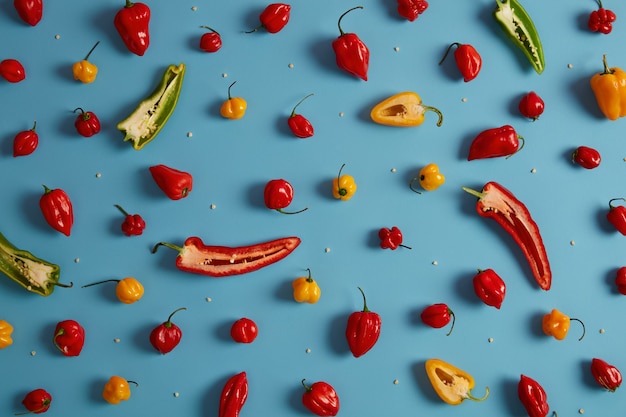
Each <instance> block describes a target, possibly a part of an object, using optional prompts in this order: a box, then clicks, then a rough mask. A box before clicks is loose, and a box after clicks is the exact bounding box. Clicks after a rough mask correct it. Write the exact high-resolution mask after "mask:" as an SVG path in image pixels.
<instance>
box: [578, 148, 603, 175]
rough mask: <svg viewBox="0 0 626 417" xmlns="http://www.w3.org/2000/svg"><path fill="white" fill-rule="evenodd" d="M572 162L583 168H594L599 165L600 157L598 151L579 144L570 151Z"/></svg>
mask: <svg viewBox="0 0 626 417" xmlns="http://www.w3.org/2000/svg"><path fill="white" fill-rule="evenodd" d="M572 162H574V163H576V164H578V165H580V166H581V167H583V168H585V169H594V168H597V167H599V166H600V162H602V157H601V156H600V152H598V151H597V150H596V149H594V148H590V147H588V146H579V147H578V148H576V149H575V150H574V152H572Z"/></svg>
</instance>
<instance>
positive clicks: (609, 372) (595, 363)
mask: <svg viewBox="0 0 626 417" xmlns="http://www.w3.org/2000/svg"><path fill="white" fill-rule="evenodd" d="M591 374H592V375H593V377H594V379H595V380H596V382H597V383H598V385H600V386H601V387H602V388H604V389H606V390H608V391H611V392H615V390H616V389H618V388H619V386H620V385H622V373H621V372H620V371H619V369H617V368H616V367H615V366H613V365H609V364H608V363H606V362H605V361H603V360H602V359H598V358H593V359H592V360H591Z"/></svg>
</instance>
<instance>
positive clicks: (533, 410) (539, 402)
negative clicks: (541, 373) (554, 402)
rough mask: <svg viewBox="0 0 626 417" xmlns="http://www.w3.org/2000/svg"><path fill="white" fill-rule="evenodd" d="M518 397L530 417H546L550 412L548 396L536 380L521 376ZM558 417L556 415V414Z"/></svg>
mask: <svg viewBox="0 0 626 417" xmlns="http://www.w3.org/2000/svg"><path fill="white" fill-rule="evenodd" d="M517 396H518V398H519V400H520V401H521V402H522V405H523V406H524V408H525V409H526V413H528V417H546V416H547V415H548V412H549V411H550V406H549V405H548V396H547V394H546V391H545V390H544V389H543V387H542V386H541V385H540V384H539V383H538V382H537V381H535V380H534V379H532V378H530V377H528V376H526V375H521V376H520V380H519V382H518V384H517ZM554 415H556V413H554Z"/></svg>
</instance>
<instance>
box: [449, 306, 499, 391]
mask: <svg viewBox="0 0 626 417" xmlns="http://www.w3.org/2000/svg"><path fill="white" fill-rule="evenodd" d="M448 314H450V316H452V326H450V331H449V332H448V334H446V336H450V335H451V334H452V330H454V323H456V316H455V315H454V312H453V311H452V310H450V309H449V308H448ZM488 390H489V388H487V391H488ZM487 394H489V393H487ZM485 398H487V397H485Z"/></svg>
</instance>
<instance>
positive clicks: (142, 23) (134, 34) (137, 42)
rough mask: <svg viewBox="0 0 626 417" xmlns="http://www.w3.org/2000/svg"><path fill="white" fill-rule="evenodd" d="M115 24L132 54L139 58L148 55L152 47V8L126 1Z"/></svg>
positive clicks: (114, 21)
mask: <svg viewBox="0 0 626 417" xmlns="http://www.w3.org/2000/svg"><path fill="white" fill-rule="evenodd" d="M113 24H114V25H115V29H117V32H118V33H119V34H120V37H121V38H122V41H124V45H126V48H128V50H129V51H130V52H132V53H133V54H135V55H139V56H143V54H145V53H146V50H147V49H148V46H150V27H149V26H150V8H149V7H148V6H147V5H146V4H144V3H140V2H132V1H130V0H126V5H125V6H124V7H123V8H122V9H120V10H119V11H118V12H117V13H116V14H115V19H114V20H113Z"/></svg>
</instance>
